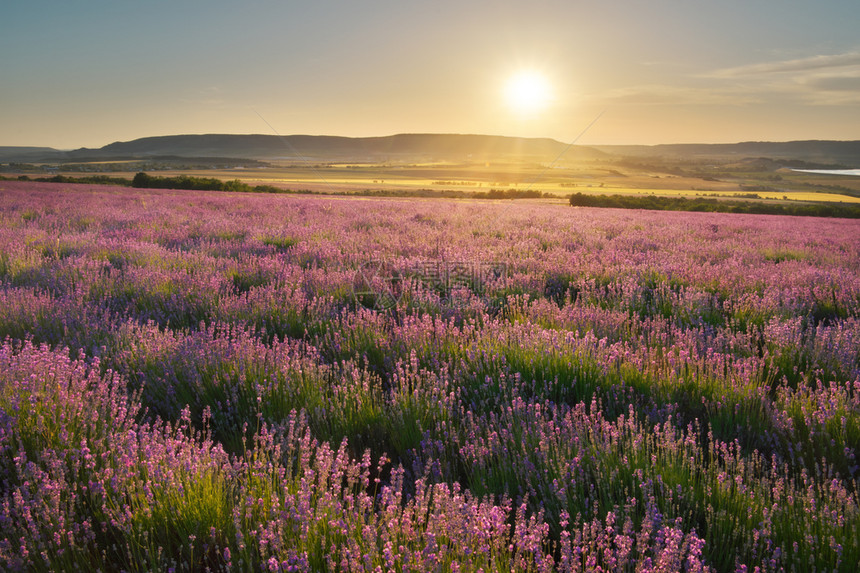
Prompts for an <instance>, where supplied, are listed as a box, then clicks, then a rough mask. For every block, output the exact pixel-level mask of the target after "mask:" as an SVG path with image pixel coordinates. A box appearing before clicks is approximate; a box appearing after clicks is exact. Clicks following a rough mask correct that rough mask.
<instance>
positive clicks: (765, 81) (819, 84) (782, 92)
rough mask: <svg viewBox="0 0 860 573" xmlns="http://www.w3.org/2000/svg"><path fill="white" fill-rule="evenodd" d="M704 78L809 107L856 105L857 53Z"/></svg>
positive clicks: (859, 85)
mask: <svg viewBox="0 0 860 573" xmlns="http://www.w3.org/2000/svg"><path fill="white" fill-rule="evenodd" d="M702 77H704V78H707V79H710V80H713V81H714V82H715V83H718V84H721V85H723V86H725V85H735V86H744V87H745V89H746V90H747V91H748V92H750V93H752V92H756V93H759V94H762V95H765V94H769V95H771V96H782V97H788V98H793V99H795V100H796V101H798V102H799V103H806V104H811V105H852V104H860V51H849V52H844V53H840V54H828V55H816V56H811V57H806V58H798V59H787V60H777V61H771V62H761V63H754V64H747V65H743V66H737V67H732V68H724V69H720V70H714V71H713V72H710V73H708V74H703V76H702Z"/></svg>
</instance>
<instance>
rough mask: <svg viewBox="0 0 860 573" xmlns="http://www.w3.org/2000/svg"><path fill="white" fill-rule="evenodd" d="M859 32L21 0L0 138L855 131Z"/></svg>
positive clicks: (844, 3) (780, 24)
mask: <svg viewBox="0 0 860 573" xmlns="http://www.w3.org/2000/svg"><path fill="white" fill-rule="evenodd" d="M858 29H860V2H857V1H856V0H850V1H849V0H819V1H808V2H800V1H797V0H744V1H738V0H724V1H721V2H716V1H713V2H711V1H708V2H706V1H703V0H650V1H634V0H626V1H606V2H577V1H571V0H567V1H548V0H546V1H541V0H537V1H533V2H529V3H525V2H522V1H517V2H511V1H499V2H489V1H477V2H467V1H451V0H437V1H435V2H417V1H412V0H398V1H389V0H365V1H363V2H334V1H330V0H318V1H314V2H304V1H301V2H299V1H283V0H282V1H279V2H276V1H257V0H250V1H248V2H226V1H222V0H209V1H197V0H175V1H171V2H166V1H159V0H156V1H150V2H140V3H131V2H126V1H124V0H114V1H111V2H106V1H100V0H99V1H83V0H82V1H69V0H67V1H53V2H47V1H40V0H29V1H28V2H16V3H11V4H9V5H7V6H4V8H3V10H2V18H0V54H2V57H0V78H2V80H0V145H45V146H52V147H58V148H75V147H81V146H87V147H98V146H101V145H105V144H107V143H111V142H113V141H125V140H130V139H135V138H137V137H145V136H151V135H168V134H175V133H273V132H274V131H277V132H278V133H281V134H294V133H307V134H329V135H347V136H372V135H390V134H394V133H404V132H432V133H489V134H500V135H521V136H529V137H553V138H556V139H559V140H561V141H569V140H571V139H572V138H573V137H575V136H576V134H578V133H579V132H580V131H581V130H582V129H583V128H584V127H585V126H586V125H588V124H589V123H590V122H591V120H593V119H594V117H596V116H597V115H598V114H599V113H601V112H602V111H604V110H605V113H604V115H603V116H601V119H600V121H598V122H597V123H596V124H595V125H594V126H593V127H592V128H591V129H590V130H589V132H588V133H587V134H586V135H585V136H584V137H583V139H582V140H581V143H584V144H588V143H591V144H597V143H606V144H609V143H618V144H623V143H646V144H653V143H675V142H735V141H746V140H773V141H777V140H779V141H783V140H791V139H860V34H858V33H857V30H858ZM522 69H529V70H536V71H537V72H539V73H541V74H542V75H543V76H544V77H545V78H546V80H547V82H548V83H549V84H550V86H551V90H552V100H551V102H550V104H549V105H548V106H547V107H546V108H545V109H543V110H542V111H541V112H540V113H533V114H528V115H522V114H517V113H514V112H513V110H511V109H510V107H509V105H508V104H507V103H506V102H505V101H504V97H503V91H504V90H503V88H504V85H505V82H506V81H507V79H508V78H509V77H510V76H511V75H513V74H515V73H516V72H517V71H519V70H522ZM261 116H262V118H263V119H261ZM264 120H265V121H264Z"/></svg>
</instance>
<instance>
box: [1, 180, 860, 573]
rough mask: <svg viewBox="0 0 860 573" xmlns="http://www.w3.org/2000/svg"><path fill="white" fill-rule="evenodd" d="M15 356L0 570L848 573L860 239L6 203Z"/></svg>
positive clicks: (223, 208)
mask: <svg viewBox="0 0 860 573" xmlns="http://www.w3.org/2000/svg"><path fill="white" fill-rule="evenodd" d="M0 340H2V344H0V498H2V501H1V502H0V570H4V571H74V570H81V571H97V570H101V571H119V570H125V571H150V570H154V571H170V570H173V571H204V570H210V571H260V570H268V571H349V572H355V571H380V572H388V571H397V572H401V571H443V572H448V571H481V570H483V571H486V572H489V571H666V572H669V571H750V572H752V571H754V570H759V571H783V570H785V571H855V570H857V569H858V568H860V507H858V502H859V501H858V478H860V471H858V469H860V466H858V459H857V455H858V453H860V221H855V220H841V219H817V218H810V217H804V218H793V217H775V216H756V215H728V214H704V213H684V214H681V213H672V212H646V211H631V210H624V211H622V210H614V209H606V210H601V209H589V208H574V207H570V206H567V205H559V204H550V203H543V204H541V203H539V202H534V203H523V202H511V201H508V202H497V203H490V202H486V201H485V202H456V201H442V200H418V199H416V200H370V199H357V198H335V197H322V196H315V197H309V196H297V195H290V196H284V195H254V194H230V193H207V192H193V191H159V190H132V189H125V188H111V187H95V186H86V185H52V184H35V183H25V182H11V181H5V182H0Z"/></svg>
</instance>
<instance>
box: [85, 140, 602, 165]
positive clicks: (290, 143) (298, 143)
mask: <svg viewBox="0 0 860 573" xmlns="http://www.w3.org/2000/svg"><path fill="white" fill-rule="evenodd" d="M566 148H567V146H566V145H565V144H563V143H561V142H559V141H556V140H554V139H548V138H522V137H505V136H496V135H460V134H398V135H390V136H385V137H340V136H330V135H286V136H277V135H224V134H208V135H168V136H160V137H144V138H141V139H135V140H134V141H128V142H116V143H111V144H110V145H106V146H104V147H102V148H100V149H78V150H75V151H72V152H70V153H69V158H70V159H83V158H92V157H99V158H106V159H107V158H119V157H122V158H126V157H128V158H142V157H153V156H163V155H173V156H181V157H236V158H253V159H263V160H265V159H270V160H271V159H282V160H283V159H293V160H309V161H332V160H348V161H385V160H392V161H403V160H410V161H414V160H438V161H443V160H454V161H463V160H467V159H475V160H484V159H490V158H506V159H510V158H522V159H525V160H540V161H546V160H548V159H555V158H556V157H558V155H559V154H561V153H562V152H564V151H565V149H566ZM577 149H578V150H581V152H583V153H585V154H587V155H588V156H589V157H595V156H598V157H599V156H604V155H605V154H604V153H603V152H599V151H595V150H592V149H589V148H577Z"/></svg>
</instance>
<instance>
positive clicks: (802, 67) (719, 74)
mask: <svg viewBox="0 0 860 573" xmlns="http://www.w3.org/2000/svg"><path fill="white" fill-rule="evenodd" d="M858 68H860V52H848V53H844V54H831V55H819V56H812V57H808V58H799V59H793V60H782V61H775V62H763V63H756V64H747V65H743V66H737V67H734V68H725V69H722V70H715V71H713V72H711V73H710V74H707V75H708V76H710V77H713V78H743V77H755V76H767V75H774V74H784V73H789V72H791V73H801V74H808V73H822V72H828V73H833V72H836V73H839V72H844V71H845V70H846V69H848V70H851V69H853V70H854V71H855V72H856V71H857V69H858Z"/></svg>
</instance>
